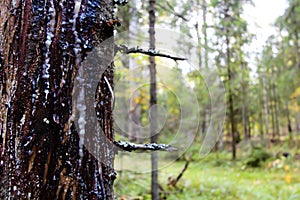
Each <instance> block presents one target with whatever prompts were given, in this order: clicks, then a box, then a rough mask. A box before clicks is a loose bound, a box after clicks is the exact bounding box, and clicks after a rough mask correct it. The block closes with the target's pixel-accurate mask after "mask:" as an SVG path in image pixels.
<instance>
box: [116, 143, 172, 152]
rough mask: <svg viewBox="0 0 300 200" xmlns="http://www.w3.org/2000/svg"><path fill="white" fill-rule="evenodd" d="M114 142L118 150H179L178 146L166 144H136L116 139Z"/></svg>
mask: <svg viewBox="0 0 300 200" xmlns="http://www.w3.org/2000/svg"><path fill="white" fill-rule="evenodd" d="M114 144H115V145H116V146H117V147H118V149H117V151H120V150H121V151H129V152H131V151H142V152H143V151H177V148H175V147H172V146H170V145H166V144H156V143H148V144H135V143H131V142H124V141H114Z"/></svg>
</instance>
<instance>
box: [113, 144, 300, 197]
mask: <svg viewBox="0 0 300 200" xmlns="http://www.w3.org/2000/svg"><path fill="white" fill-rule="evenodd" d="M283 147H284V146H281V147H276V148H272V151H271V150H269V151H268V153H269V155H270V158H268V159H267V160H266V161H262V162H260V166H258V167H252V166H249V165H247V163H248V164H249V163H251V162H249V160H251V159H252V157H251V156H253V153H252V154H249V152H243V153H242V152H239V154H238V155H239V156H240V157H239V158H238V159H237V160H236V161H232V160H231V154H230V152H228V151H223V152H222V153H211V154H209V155H208V156H206V157H205V158H203V159H197V156H194V157H193V158H192V161H191V162H190V163H189V166H188V168H187V170H186V171H185V172H184V173H183V176H182V178H181V179H179V181H178V182H177V184H176V187H174V186H172V185H170V184H169V185H168V183H170V179H171V178H173V179H176V177H177V176H178V175H179V174H180V172H181V171H182V169H183V168H184V166H185V164H186V161H184V160H180V161H176V162H172V163H171V164H169V165H167V164H166V163H167V159H165V160H163V161H161V166H164V167H162V168H161V169H160V171H159V182H160V185H161V187H162V189H163V190H161V191H162V193H161V196H162V197H164V196H165V197H166V198H165V199H170V200H175V199H176V200H177V199H180V200H184V199H208V200H210V199H212V200H215V199H221V200H227V199H228V200H235V199H236V200H239V199H245V200H246V199H260V200H269V199H270V200H273V199H276V200H277V199H282V200H291V199H300V160H299V158H297V155H298V154H297V152H298V150H297V149H296V148H295V149H294V150H292V149H289V156H288V157H284V156H282V153H281V152H283V151H282V148H283ZM239 150H240V149H239ZM254 156H256V155H254ZM125 160H126V159H125ZM131 164H132V162H128V163H126V161H125V163H123V166H127V167H128V168H126V169H124V168H123V170H122V171H119V173H118V174H119V176H118V179H117V180H116V183H115V193H116V195H117V197H118V199H122V200H147V199H151V196H150V177H151V174H150V173H149V172H148V173H137V172H136V171H133V170H132V171H130V170H128V169H130V168H131V167H130V166H131ZM139 164H140V165H142V167H145V165H146V163H142V162H140V163H139ZM132 167H133V168H131V169H137V167H136V166H132ZM170 177H171V178H170Z"/></svg>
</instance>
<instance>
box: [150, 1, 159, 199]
mask: <svg viewBox="0 0 300 200" xmlns="http://www.w3.org/2000/svg"><path fill="white" fill-rule="evenodd" d="M155 3H156V1H155V0H149V35H150V49H153V50H155ZM149 60H150V65H149V68H150V109H151V114H150V116H151V119H150V120H151V123H150V137H151V143H157V141H158V134H157V133H156V131H157V107H156V104H157V95H156V64H155V57H154V56H150V57H149ZM151 165H152V173H151V195H152V200H159V184H158V154H157V152H156V151H154V152H152V153H151Z"/></svg>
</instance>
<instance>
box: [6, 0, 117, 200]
mask: <svg viewBox="0 0 300 200" xmlns="http://www.w3.org/2000/svg"><path fill="white" fill-rule="evenodd" d="M3 5H5V6H4V7H3V9H2V8H1V15H0V23H1V26H0V44H1V49H0V54H1V55H0V60H1V62H0V80H1V83H0V95H1V96H0V123H1V124H0V126H1V130H0V131H1V138H0V139H1V144H0V145H1V149H0V150H1V152H0V153H1V163H0V167H1V169H0V170H1V172H2V173H1V177H0V184H1V185H0V187H1V192H0V199H113V181H114V179H115V172H114V170H113V160H114V153H113V152H111V149H110V148H108V147H107V145H106V144H104V141H100V143H99V144H97V145H99V146H100V149H101V153H102V154H103V155H102V159H103V160H105V164H104V162H101V160H97V159H96V158H95V157H94V156H93V155H92V154H91V153H90V152H89V151H88V149H86V148H84V147H83V148H82V149H81V147H80V145H79V144H80V137H79V134H78V132H77V131H76V128H75V126H74V123H69V121H70V117H71V115H72V90H73V86H74V80H75V77H76V74H77V71H78V69H80V68H81V67H82V66H81V63H82V60H83V59H84V58H85V56H86V55H87V53H88V52H89V51H91V50H92V49H93V47H94V46H95V45H96V44H97V43H99V42H101V41H103V40H105V39H106V38H109V37H111V36H113V26H111V25H110V24H108V23H107V21H109V20H111V19H113V1H110V0H102V1H100V0H94V1H90V0H77V1H65V0H48V1H44V0H40V1H36V0H34V1H31V0H19V1H8V0H4V2H3ZM99 15H101V16H103V18H101V19H100V18H99ZM96 38H97V39H96ZM104 75H105V76H106V77H107V79H108V80H110V85H113V82H112V80H113V65H111V66H109V67H108V68H107V70H106V71H105V72H104ZM110 93H111V92H110V91H109V88H108V86H107V83H105V81H104V79H103V77H102V79H101V80H100V83H99V91H98V95H97V96H98V100H99V101H100V100H103V101H104V104H103V105H101V106H100V104H98V106H97V107H96V110H97V112H98V113H99V116H98V122H99V125H100V127H101V128H102V129H103V131H104V134H105V136H106V137H107V138H108V140H110V141H113V135H114V132H113V128H112V120H113V118H112V112H111V110H112V108H111V95H110ZM95 117H96V116H95ZM91 142H92V141H91ZM80 152H81V153H82V155H80V154H81V153H80Z"/></svg>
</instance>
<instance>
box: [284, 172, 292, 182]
mask: <svg viewBox="0 0 300 200" xmlns="http://www.w3.org/2000/svg"><path fill="white" fill-rule="evenodd" d="M284 179H285V182H286V183H291V181H292V178H291V174H290V173H287V174H286V175H285V178H284Z"/></svg>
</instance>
